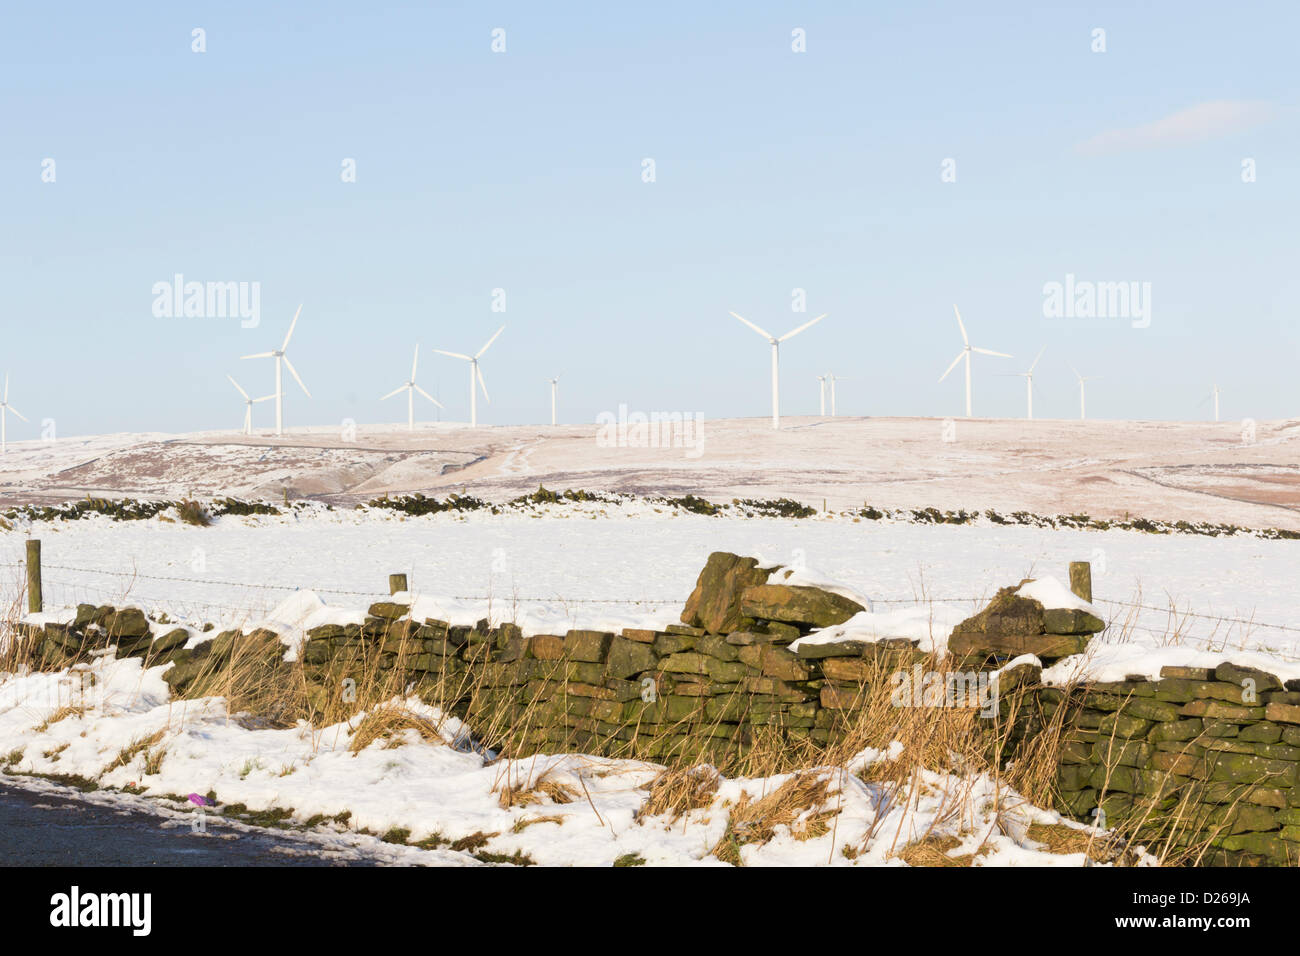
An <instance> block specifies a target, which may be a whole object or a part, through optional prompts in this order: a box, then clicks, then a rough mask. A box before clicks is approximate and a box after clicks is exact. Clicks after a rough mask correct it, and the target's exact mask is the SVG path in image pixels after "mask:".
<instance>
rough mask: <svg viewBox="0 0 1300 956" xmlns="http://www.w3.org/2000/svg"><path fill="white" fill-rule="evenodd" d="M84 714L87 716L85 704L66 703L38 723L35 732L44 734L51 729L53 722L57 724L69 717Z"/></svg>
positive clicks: (82, 715)
mask: <svg viewBox="0 0 1300 956" xmlns="http://www.w3.org/2000/svg"><path fill="white" fill-rule="evenodd" d="M84 716H86V708H85V705H84V704H64V705H63V706H62V707H60V708H58V709H57V710H55V711H54V712H53V713H52V714H50V716H48V717H46V718H45V720H44V721H42V722H41V723H40V724H39V725H37V727H36V729H35V732H36V733H38V734H43V733H45V731H47V730H49V729H50V726H51V725H52V724H57V723H58V722H59V721H61V720H67V719H68V718H69V717H84Z"/></svg>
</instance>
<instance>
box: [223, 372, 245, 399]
mask: <svg viewBox="0 0 1300 956" xmlns="http://www.w3.org/2000/svg"><path fill="white" fill-rule="evenodd" d="M226 378H228V379H230V384H231V385H233V386H235V388H237V389H239V394H240V395H243V396H244V398H248V393H247V392H246V391H244V390H243V389H242V388H240V386H239V383H238V382H236V381H235V379H234V377H233V376H230V375H227V376H226Z"/></svg>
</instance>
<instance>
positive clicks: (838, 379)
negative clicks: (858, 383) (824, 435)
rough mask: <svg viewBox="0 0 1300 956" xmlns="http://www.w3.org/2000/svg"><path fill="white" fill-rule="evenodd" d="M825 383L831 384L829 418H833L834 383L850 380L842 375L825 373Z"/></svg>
mask: <svg viewBox="0 0 1300 956" xmlns="http://www.w3.org/2000/svg"><path fill="white" fill-rule="evenodd" d="M826 381H828V382H830V383H831V418H834V417H835V383H836V382H844V381H850V380H849V379H846V378H845V377H844V376H843V375H836V374H835V373H834V372H827V373H826Z"/></svg>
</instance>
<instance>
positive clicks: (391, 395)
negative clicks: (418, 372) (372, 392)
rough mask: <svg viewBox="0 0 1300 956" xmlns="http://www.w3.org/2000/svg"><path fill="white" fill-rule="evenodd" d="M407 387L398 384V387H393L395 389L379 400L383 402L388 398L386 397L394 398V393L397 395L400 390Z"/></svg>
mask: <svg viewBox="0 0 1300 956" xmlns="http://www.w3.org/2000/svg"><path fill="white" fill-rule="evenodd" d="M405 388H406V386H405V385H399V386H397V388H395V389H393V390H392V391H391V392H389V393H388V394H387V395H384V396H382V397H381V398H380V399H379V400H380V401H381V402H382V401H384V400H386V399H389V398H392V397H393V396H394V395H396V394H397V393H398V392H400V391H402V390H403V389H405Z"/></svg>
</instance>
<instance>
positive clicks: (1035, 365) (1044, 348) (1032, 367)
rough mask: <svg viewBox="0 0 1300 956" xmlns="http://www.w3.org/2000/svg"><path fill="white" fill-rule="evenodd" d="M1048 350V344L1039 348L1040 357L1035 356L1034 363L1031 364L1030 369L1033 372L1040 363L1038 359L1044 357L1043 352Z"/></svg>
mask: <svg viewBox="0 0 1300 956" xmlns="http://www.w3.org/2000/svg"><path fill="white" fill-rule="evenodd" d="M1046 351H1047V346H1046V345H1044V346H1043V347H1042V348H1041V349H1039V350H1038V358H1035V359H1034V364H1033V365H1031V366H1029V371H1030V372H1033V370H1034V369H1035V368H1036V367H1037V365H1038V359H1040V358H1042V357H1043V353H1044V352H1046Z"/></svg>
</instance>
